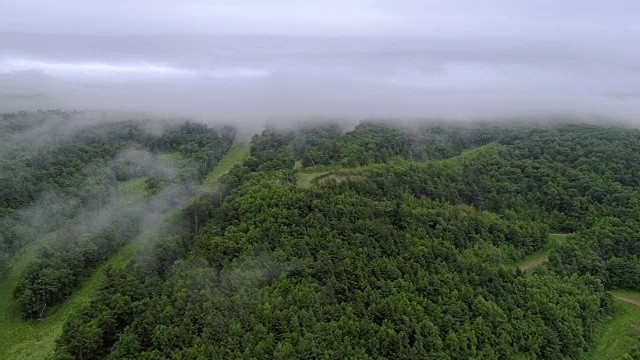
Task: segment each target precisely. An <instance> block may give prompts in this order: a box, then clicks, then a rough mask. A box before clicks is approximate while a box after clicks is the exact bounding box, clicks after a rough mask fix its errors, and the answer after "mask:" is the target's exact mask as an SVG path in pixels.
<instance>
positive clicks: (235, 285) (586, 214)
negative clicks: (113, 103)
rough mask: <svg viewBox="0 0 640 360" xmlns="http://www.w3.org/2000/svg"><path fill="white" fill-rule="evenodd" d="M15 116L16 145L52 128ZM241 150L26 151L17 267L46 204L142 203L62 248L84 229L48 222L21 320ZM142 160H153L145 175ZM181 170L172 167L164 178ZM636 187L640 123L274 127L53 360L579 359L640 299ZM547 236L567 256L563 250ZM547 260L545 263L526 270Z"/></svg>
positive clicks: (200, 144) (79, 147) (127, 140)
mask: <svg viewBox="0 0 640 360" xmlns="http://www.w3.org/2000/svg"><path fill="white" fill-rule="evenodd" d="M15 116H17V115H15V114H12V115H9V116H6V115H5V117H4V120H3V121H4V122H3V125H2V126H3V129H12V130H11V131H14V132H16V133H19V132H21V131H25V129H26V128H27V127H28V126H39V124H40V125H41V123H39V122H38V121H40V120H38V119H37V118H36V119H35V120H32V121H33V122H34V123H33V124H32V125H28V122H25V125H21V123H20V122H16V120H15ZM22 116H26V115H24V114H23V115H22ZM42 121H46V120H42ZM233 138H234V131H233V130H232V129H230V128H220V129H211V128H210V127H208V126H206V125H202V124H197V123H192V122H187V123H183V124H180V125H176V126H174V127H169V128H166V129H165V130H164V131H163V132H161V133H160V134H151V133H149V132H147V131H145V130H144V128H143V127H140V126H139V124H138V123H135V122H117V123H112V124H108V125H99V126H96V127H92V128H90V129H87V130H86V131H82V132H78V133H77V134H76V135H74V137H73V138H70V139H68V140H67V141H65V142H61V143H60V144H57V145H56V146H53V147H48V148H46V149H39V150H35V151H27V150H21V151H24V154H22V155H21V156H22V157H21V158H20V159H24V160H20V161H21V162H23V165H21V164H19V163H17V162H16V163H13V162H11V161H9V160H4V158H3V164H2V166H3V170H4V169H6V171H11V173H6V174H10V175H8V176H4V174H5V173H4V171H3V178H2V179H3V181H4V182H6V184H7V185H6V186H7V187H8V188H9V190H6V189H4V190H3V193H2V194H3V195H2V199H0V200H1V201H2V203H1V204H2V207H3V215H2V221H3V222H5V223H6V224H8V225H6V226H3V230H2V231H3V233H2V237H1V238H0V239H1V240H2V241H3V243H2V246H3V248H2V251H3V252H4V254H7V255H5V258H6V264H7V265H6V267H9V266H10V264H11V259H12V258H13V257H14V256H16V255H15V254H17V252H18V250H19V249H20V248H22V247H28V246H30V245H29V244H30V243H29V242H28V241H26V240H25V239H26V235H25V234H27V233H28V234H32V233H33V232H34V229H35V230H40V228H36V227H35V225H33V224H31V225H30V224H29V223H25V222H24V218H23V217H22V216H23V214H26V212H25V211H26V210H25V209H29V207H30V206H31V207H33V206H34V204H39V203H38V202H37V201H39V200H38V199H40V198H39V196H40V195H39V194H41V193H42V192H43V191H48V192H57V193H59V194H66V196H68V197H72V198H73V199H74V201H75V202H74V204H75V203H76V202H77V203H78V204H83V205H82V206H84V207H82V209H87V207H88V208H90V209H93V210H94V211H100V206H106V205H100V201H98V200H97V199H95V198H93V196H95V194H96V192H95V189H97V188H99V187H100V186H106V187H107V188H109V187H114V188H118V187H119V186H121V185H122V184H125V183H126V184H130V183H131V181H136V179H138V180H140V179H142V182H141V184H143V188H144V189H145V190H144V192H143V193H142V194H138V195H137V197H135V196H133V195H132V194H131V192H119V193H117V194H120V195H115V194H116V193H115V192H113V191H105V192H104V194H105V195H104V196H105V199H104V200H103V201H102V203H103V204H106V203H109V204H111V203H113V204H120V203H119V202H118V201H122V202H124V204H125V205H124V206H122V207H117V205H113V206H116V208H118V209H122V210H121V211H118V212H117V216H115V215H114V216H112V217H109V221H107V222H106V223H105V224H104V226H101V227H100V228H99V231H98V230H96V231H92V232H89V233H86V234H84V233H81V232H79V231H75V230H74V231H75V232H74V231H71V234H77V235H74V236H70V237H68V236H59V233H60V232H61V231H66V232H68V230H65V229H72V228H73V229H77V228H78V226H77V221H76V220H77V219H78V214H77V213H73V211H69V215H68V219H67V220H60V221H59V222H57V223H56V225H50V227H51V229H47V231H48V232H47V233H46V234H47V236H49V237H50V238H51V239H50V240H49V241H44V243H45V244H46V245H44V246H40V247H39V248H38V252H37V255H36V256H35V257H34V258H33V259H32V260H31V262H30V263H29V265H28V266H27V267H26V269H25V270H24V272H23V273H22V276H21V279H20V281H19V282H18V284H17V285H16V287H15V289H11V291H13V296H14V301H15V302H16V303H17V304H19V306H20V309H21V311H22V313H23V315H24V317H25V320H24V321H33V320H29V319H31V318H41V317H45V318H46V316H47V314H49V313H51V312H55V305H56V304H59V303H61V302H64V301H65V300H66V299H67V298H68V297H69V296H71V295H72V294H73V292H74V291H76V289H77V288H78V287H79V286H81V283H82V280H83V279H86V278H87V277H90V276H92V273H95V271H96V270H95V269H96V268H97V267H98V266H100V265H101V264H104V263H105V262H106V261H107V259H108V258H110V257H111V256H113V255H114V254H115V253H117V252H118V251H119V249H121V248H122V247H123V246H125V245H126V244H129V243H131V241H132V240H131V239H132V238H134V237H135V236H136V234H138V233H139V232H140V231H141V230H140V227H141V226H142V225H141V224H143V223H144V219H143V218H144V213H145V211H148V208H147V207H141V208H136V207H135V206H132V204H135V203H139V202H151V201H152V200H153V199H157V198H159V197H162V194H164V192H163V191H162V189H167V188H170V187H171V186H177V185H178V184H181V186H185V185H184V184H185V183H186V182H187V180H189V181H191V182H195V183H197V182H198V181H200V180H201V179H202V178H203V177H205V176H207V174H208V173H210V172H211V170H212V169H214V167H215V165H216V164H217V163H218V162H219V161H220V159H221V158H223V156H224V155H225V153H227V151H228V149H229V148H230V146H231V143H232V141H233ZM132 149H134V150H136V151H142V150H144V151H146V152H148V153H149V154H150V155H149V156H150V157H151V159H156V160H154V161H155V162H152V163H151V166H147V167H140V166H137V167H136V166H134V165H132V164H135V163H136V160H135V159H138V158H140V155H139V154H138V153H133V155H132V153H131V150H132ZM12 151H13V150H12ZM126 151H129V152H126ZM123 154H125V155H123ZM136 154H138V155H136ZM167 154H171V155H167ZM134 155H135V156H134ZM167 158H169V159H173V161H174V165H172V166H174V167H176V166H177V168H175V169H174V170H173V171H167V172H158V171H155V172H154V169H155V170H157V169H158V168H161V167H162V166H163V162H162V161H167ZM176 164H179V165H176ZM88 168H95V169H101V172H96V171H94V172H90V171H87V169H88ZM141 168H144V169H146V170H144V171H143V170H140V169H141ZM176 169H177V170H176ZM92 174H99V175H92ZM186 174H190V175H188V176H187V175H186ZM20 176H21V178H20ZM14 177H18V178H19V179H22V180H20V181H15V182H11V180H10V179H13V178H14ZM92 177H97V179H99V180H100V181H101V182H97V181H98V180H96V179H93V180H91V179H92ZM5 179H6V180H5ZM638 179H640V131H639V130H636V129H632V128H625V127H616V126H608V125H586V124H573V123H560V124H553V123H546V124H528V123H501V124H494V123H470V124H459V123H456V124H448V123H442V122H441V123H430V122H424V123H420V124H417V125H414V126H413V127H411V128H406V127H401V126H399V125H395V124H393V123H385V122H379V121H365V122H362V123H360V124H359V125H358V126H356V127H355V128H354V129H343V128H341V127H340V126H339V125H338V124H328V123H327V124H314V125H309V126H306V127H302V128H298V129H295V130H276V129H266V130H264V131H263V132H261V133H260V134H256V135H254V136H253V137H252V138H251V141H250V149H249V154H248V156H247V157H246V158H245V159H241V161H239V162H238V163H237V164H236V165H235V166H234V167H232V168H231V170H230V171H229V172H228V173H227V174H225V175H223V176H222V177H221V178H220V181H219V184H218V185H217V186H215V187H213V188H211V189H209V190H208V191H206V192H200V193H193V192H192V193H190V195H189V196H188V197H187V198H188V199H189V200H187V201H186V202H183V203H180V204H174V205H171V206H169V208H171V209H172V211H170V212H169V211H167V212H164V213H163V214H162V215H163V219H164V220H162V221H161V222H158V223H157V224H156V225H155V226H156V231H153V232H152V241H147V242H145V243H144V244H143V245H142V246H140V247H139V248H138V249H137V255H135V256H132V257H131V258H130V259H128V261H127V262H126V264H125V265H124V266H104V267H102V269H101V270H99V271H100V272H101V273H102V274H104V281H103V283H101V285H100V288H99V290H97V292H96V293H95V295H94V296H93V297H92V299H91V300H90V301H88V302H87V303H86V304H84V305H83V306H82V307H81V308H79V310H78V311H77V312H75V313H74V314H73V316H69V317H68V318H67V319H66V321H65V323H64V327H63V330H62V333H61V335H60V337H59V338H58V339H57V342H56V346H55V354H54V355H55V358H57V359H214V358H242V359H245V358H246V359H261V358H274V359H290V358H310V359H315V358H318V359H320V358H326V359H343V358H354V359H382V358H394V359H420V358H423V359H472V358H474V359H475V358H477V359H583V358H586V357H587V356H589V354H590V351H592V349H593V346H594V343H595V342H596V340H597V337H598V336H599V331H600V329H601V327H602V326H605V324H606V322H607V319H609V318H610V317H611V316H615V314H616V311H617V310H616V305H615V299H614V297H613V295H612V293H611V292H610V291H611V290H615V289H627V290H640V236H639V235H638V233H637V228H638V225H640V224H639V221H640V220H639V219H640V187H639V185H640V184H639V183H638V181H640V180H638ZM102 184H104V185H102ZM82 189H89V190H87V191H88V194H91V195H89V196H87V195H83V194H84V192H83V191H84V190H82ZM171 194H175V193H171ZM132 196H133V198H132ZM172 196H173V195H172ZM172 196H170V197H172ZM118 199H119V200H118ZM116 200H118V201H116ZM34 201H35V202H34ZM52 201H53V200H52ZM69 207H71V208H74V209H80V208H81V207H80V205H77V206H75V207H74V206H69ZM96 209H97V210H96ZM124 209H127V211H124ZM74 221H75V222H74ZM60 229H63V230H60ZM94 229H95V227H94ZM56 231H57V232H56ZM550 234H564V235H563V236H562V239H563V240H562V241H561V242H559V243H556V244H553V246H551V245H552V244H550V240H549V239H550V237H549V235H550ZM30 236H31V237H32V238H34V239H35V238H38V236H35V235H30ZM63 238H64V239H63ZM548 249H550V250H548ZM546 250H548V251H550V253H549V256H548V258H549V259H548V260H549V261H548V262H547V263H545V264H543V265H541V266H539V267H537V268H535V269H532V270H528V271H524V270H521V269H520V268H518V266H517V265H516V264H518V262H519V261H520V259H522V258H524V257H526V256H528V255H531V254H536V253H538V252H540V251H546ZM48 307H54V309H49V308H48ZM625 351H626V352H627V355H626V356H627V358H629V359H637V358H638V354H639V351H638V349H626V350H625Z"/></svg>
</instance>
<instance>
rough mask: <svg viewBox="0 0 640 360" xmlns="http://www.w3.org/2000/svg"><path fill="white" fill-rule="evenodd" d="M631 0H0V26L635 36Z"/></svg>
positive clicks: (90, 30) (86, 30) (636, 7)
mask: <svg viewBox="0 0 640 360" xmlns="http://www.w3.org/2000/svg"><path fill="white" fill-rule="evenodd" d="M639 11H640V3H638V2H636V1H629V0H607V1H603V0H560V1H558V0H517V1H514V0H322V1H306V0H271V1H262V0H214V1H195V0H90V1H87V0H56V1H48V0H19V1H16V0H1V1H0V13H1V14H2V22H1V23H0V27H1V28H0V29H1V30H3V31H21V32H46V33H73V34H149V33H176V32H177V33H194V32H195V33H235V34H237V33H241V34H271V35H296V36H299V35H316V36H318V35H331V36H434V35H440V36H447V35H455V36H461V35H464V36H466V35H473V36H488V37H496V36H497V37H504V36H516V37H520V36H521V37H527V38H555V37H558V36H560V37H576V38H579V39H583V40H587V39H591V37H593V36H596V37H601V36H603V35H607V36H629V35H633V36H637V35H638V32H639V31H640V25H639V23H638V14H639Z"/></svg>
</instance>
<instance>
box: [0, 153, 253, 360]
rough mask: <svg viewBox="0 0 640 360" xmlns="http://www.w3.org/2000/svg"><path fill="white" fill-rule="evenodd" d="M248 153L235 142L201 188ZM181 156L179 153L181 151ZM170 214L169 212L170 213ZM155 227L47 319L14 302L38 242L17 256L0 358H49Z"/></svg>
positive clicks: (133, 183) (2, 309) (0, 299)
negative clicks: (72, 321)
mask: <svg viewBox="0 0 640 360" xmlns="http://www.w3.org/2000/svg"><path fill="white" fill-rule="evenodd" d="M248 153H249V146H248V145H247V144H237V145H234V146H233V147H232V148H231V149H230V150H229V152H228V153H227V154H226V155H225V156H224V157H223V158H222V160H221V161H220V163H219V164H218V166H216V167H215V168H214V169H213V171H211V173H210V174H209V175H208V176H207V178H206V179H205V181H204V183H203V187H202V188H207V187H213V186H215V184H216V182H217V181H218V179H219V178H220V176H221V175H223V174H224V173H226V172H227V171H229V169H231V167H232V166H233V165H235V164H236V163H239V162H241V161H242V160H244V159H245V158H246V156H247V155H248ZM162 156H164V157H166V159H165V160H166V161H175V160H176V154H169V155H162ZM178 156H179V154H178ZM140 186H144V179H133V180H130V181H127V182H125V183H123V189H124V194H127V195H128V196H131V197H139V196H140V195H141V194H144V191H142V192H141V191H140ZM169 216H170V215H169ZM153 233H154V230H153V229H152V230H150V231H147V232H145V233H143V234H141V235H139V236H137V237H136V238H135V239H134V240H133V241H131V242H130V243H128V244H127V245H125V246H124V247H123V248H122V249H120V251H118V252H117V253H116V254H115V255H114V256H113V257H111V259H109V260H108V261H107V262H106V264H103V265H102V266H100V267H99V268H98V269H96V271H94V273H93V275H92V276H91V277H90V278H89V279H87V280H86V281H85V282H84V283H83V284H82V285H81V286H80V287H79V288H78V289H77V290H76V291H75V292H74V293H73V295H72V296H70V297H69V299H67V300H66V301H65V302H64V303H63V304H62V305H60V306H59V307H57V308H56V309H55V311H52V312H51V313H50V314H49V315H48V316H47V317H46V318H45V319H43V320H37V321H25V320H23V319H22V317H21V315H20V313H19V311H18V309H17V307H16V304H15V302H14V301H13V297H12V295H13V289H14V288H15V286H16V284H17V282H18V281H19V279H20V276H21V274H22V272H23V271H24V269H25V268H26V267H27V265H28V264H29V263H30V262H31V260H32V259H33V258H34V257H35V255H36V253H37V249H38V247H39V243H34V244H31V245H30V246H29V247H27V248H26V249H25V250H24V251H23V253H22V254H21V255H20V256H18V258H17V259H16V261H15V262H14V264H13V266H12V268H11V270H10V272H9V273H8V274H7V276H5V277H4V278H1V279H0V324H1V325H0V359H12V360H13V359H15V360H22V359H25V360H26V359H29V360H32V359H36V360H37V359H48V358H50V357H51V355H52V353H53V350H54V348H55V341H56V339H57V338H58V337H59V336H60V333H61V332H62V327H63V325H64V322H65V320H66V319H67V318H68V317H69V316H72V315H73V313H74V312H76V311H78V310H79V309H81V308H82V307H83V306H84V305H85V304H86V303H88V302H90V301H91V299H93V297H94V295H95V294H96V293H97V291H98V290H99V289H100V286H101V285H102V283H103V282H104V279H105V277H104V272H103V270H104V268H105V267H106V266H115V267H120V268H122V267H124V266H126V265H127V264H128V262H129V261H130V260H131V259H132V258H133V256H134V255H135V253H136V251H137V249H139V248H140V247H141V245H142V244H144V243H145V242H146V241H147V239H149V238H150V237H152V236H153Z"/></svg>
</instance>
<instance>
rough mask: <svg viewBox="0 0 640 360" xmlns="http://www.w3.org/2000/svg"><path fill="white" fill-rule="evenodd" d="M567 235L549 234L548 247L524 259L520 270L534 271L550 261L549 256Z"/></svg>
mask: <svg viewBox="0 0 640 360" xmlns="http://www.w3.org/2000/svg"><path fill="white" fill-rule="evenodd" d="M567 235H568V234H549V242H548V244H547V247H546V248H544V249H542V250H540V251H538V252H536V253H534V254H531V255H529V256H527V257H525V258H524V259H522V260H521V261H520V263H518V266H517V267H518V269H520V270H522V271H528V270H532V269H535V268H537V267H538V266H540V265H542V264H544V263H546V262H547V261H549V254H550V253H551V251H552V250H553V248H554V247H555V246H556V245H557V244H559V243H560V242H562V241H563V240H564V239H565V238H566V237H567Z"/></svg>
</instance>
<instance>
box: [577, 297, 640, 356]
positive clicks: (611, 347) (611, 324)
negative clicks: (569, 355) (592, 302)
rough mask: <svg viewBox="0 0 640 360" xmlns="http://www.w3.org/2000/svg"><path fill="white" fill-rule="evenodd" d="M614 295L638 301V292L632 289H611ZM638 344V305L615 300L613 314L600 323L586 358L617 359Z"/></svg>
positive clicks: (639, 318)
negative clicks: (593, 343)
mask: <svg viewBox="0 0 640 360" xmlns="http://www.w3.org/2000/svg"><path fill="white" fill-rule="evenodd" d="M613 294H614V296H616V298H618V297H624V298H627V299H635V300H636V301H638V302H640V293H639V292H634V291H621V290H616V291H613ZM638 344H640V306H638V305H634V304H630V303H627V302H624V301H622V300H619V299H618V300H616V303H615V314H614V316H613V317H612V318H611V320H609V321H608V322H606V323H604V324H602V326H601V327H600V329H599V330H598V336H597V338H596V343H595V345H594V347H593V350H592V351H590V352H589V354H588V356H587V359H592V360H600V359H619V358H621V357H622V356H624V355H625V354H627V352H628V351H629V350H630V349H631V348H632V347H633V346H636V345H638Z"/></svg>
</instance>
